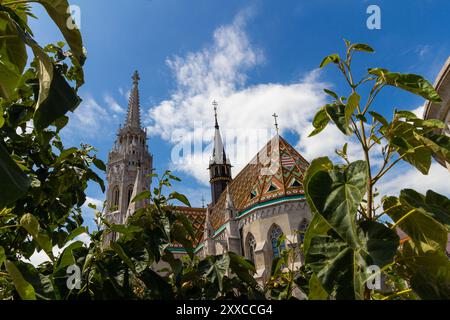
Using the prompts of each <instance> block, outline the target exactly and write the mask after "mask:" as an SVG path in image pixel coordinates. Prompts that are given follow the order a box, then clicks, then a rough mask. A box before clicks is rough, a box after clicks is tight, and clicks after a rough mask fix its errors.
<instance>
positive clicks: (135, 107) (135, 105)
mask: <svg viewBox="0 0 450 320" xmlns="http://www.w3.org/2000/svg"><path fill="white" fill-rule="evenodd" d="M131 79H133V88H132V89H131V93H130V98H129V101H128V114H127V119H126V122H125V127H133V128H140V127H141V115H140V102H139V80H141V78H140V77H139V72H138V71H135V72H134V74H133V76H132V77H131Z"/></svg>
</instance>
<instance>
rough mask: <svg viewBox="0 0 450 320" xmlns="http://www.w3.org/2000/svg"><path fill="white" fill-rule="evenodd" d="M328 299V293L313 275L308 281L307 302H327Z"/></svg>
mask: <svg viewBox="0 0 450 320" xmlns="http://www.w3.org/2000/svg"><path fill="white" fill-rule="evenodd" d="M328 297H329V294H328V292H327V291H326V290H325V289H324V288H323V287H322V285H321V283H320V281H319V279H318V278H317V276H316V275H315V274H313V275H312V276H311V279H309V294H308V300H328Z"/></svg>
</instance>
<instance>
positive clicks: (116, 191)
mask: <svg viewBox="0 0 450 320" xmlns="http://www.w3.org/2000/svg"><path fill="white" fill-rule="evenodd" d="M119 196H120V191H119V187H118V186H116V187H114V189H113V201H112V204H113V207H114V208H115V209H117V208H118V207H119Z"/></svg>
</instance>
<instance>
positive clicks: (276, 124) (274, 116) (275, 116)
mask: <svg viewBox="0 0 450 320" xmlns="http://www.w3.org/2000/svg"><path fill="white" fill-rule="evenodd" d="M272 117H273V118H274V119H275V130H276V131H277V134H278V133H279V130H278V122H277V118H278V115H277V114H276V113H274V114H273V115H272Z"/></svg>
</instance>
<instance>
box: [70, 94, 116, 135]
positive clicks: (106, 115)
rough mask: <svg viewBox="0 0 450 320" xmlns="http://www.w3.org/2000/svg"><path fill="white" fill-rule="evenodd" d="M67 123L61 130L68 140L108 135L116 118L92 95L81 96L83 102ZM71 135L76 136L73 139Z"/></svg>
mask: <svg viewBox="0 0 450 320" xmlns="http://www.w3.org/2000/svg"><path fill="white" fill-rule="evenodd" d="M69 116H70V121H69V124H68V125H67V126H66V127H65V128H64V129H63V130H62V135H63V137H64V138H65V139H67V140H69V141H74V140H75V141H77V142H79V140H80V139H92V138H96V139H98V138H99V137H108V136H110V135H111V130H112V126H113V125H114V124H116V122H117V121H116V119H115V118H114V117H112V116H111V113H110V112H108V110H107V109H106V108H105V107H103V106H101V105H100V104H99V103H98V102H97V101H96V100H95V99H94V98H93V97H92V96H90V95H88V96H87V97H83V102H82V103H81V105H80V106H79V107H78V108H77V109H76V111H75V112H74V113H72V114H69ZM73 137H76V139H74V138H73Z"/></svg>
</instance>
